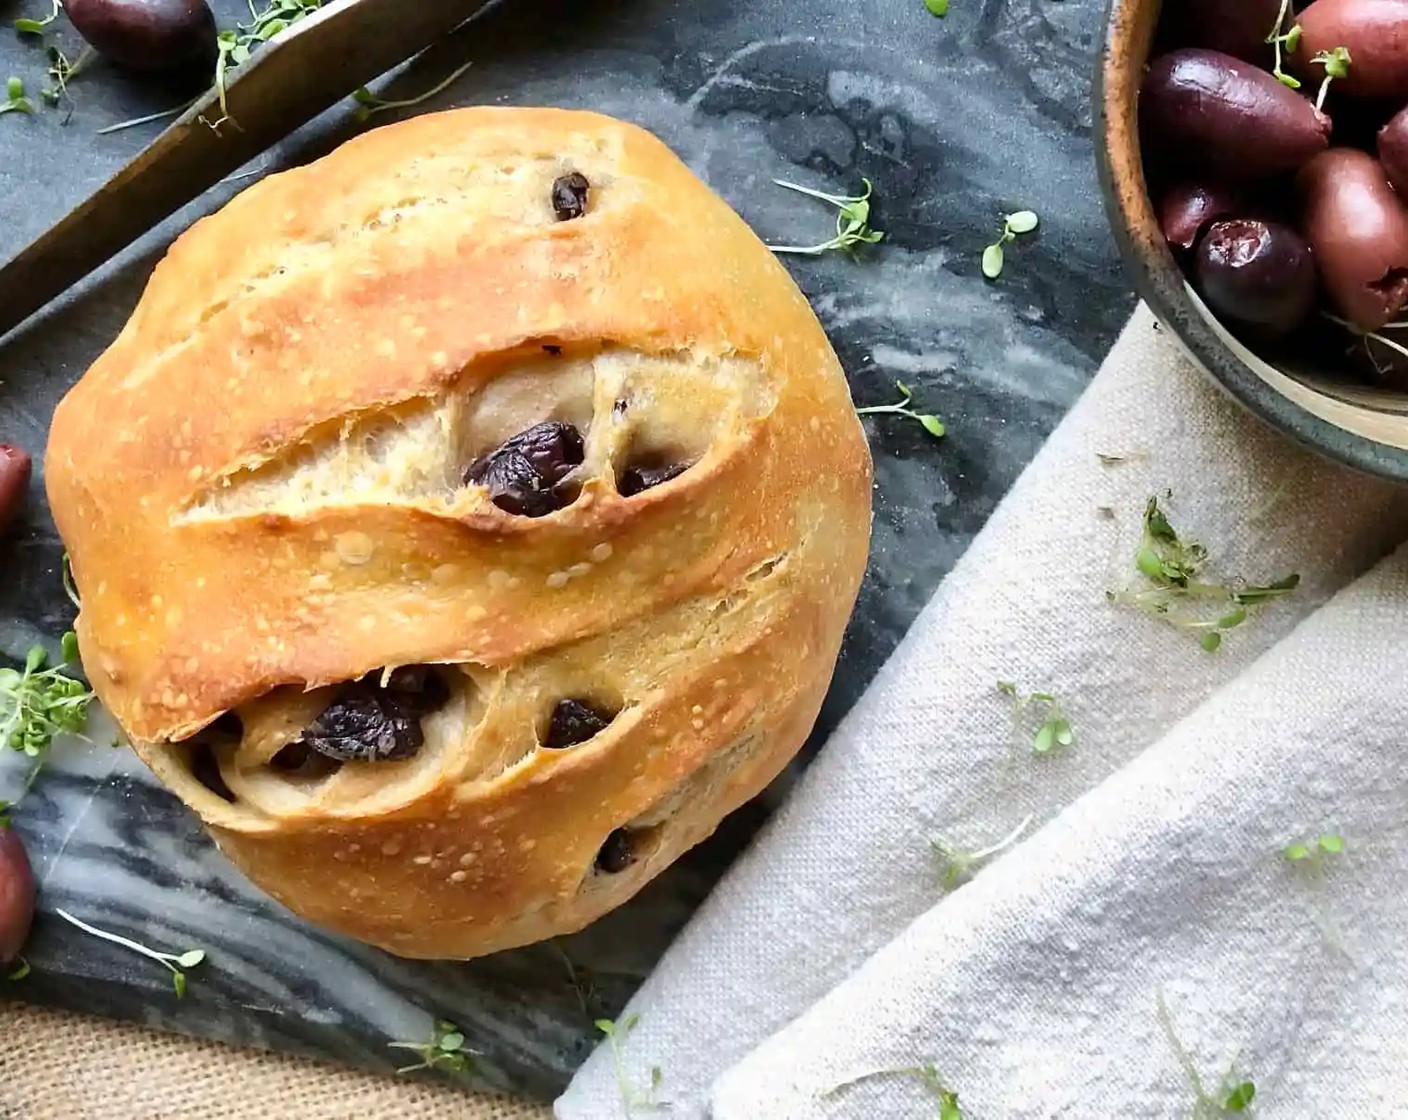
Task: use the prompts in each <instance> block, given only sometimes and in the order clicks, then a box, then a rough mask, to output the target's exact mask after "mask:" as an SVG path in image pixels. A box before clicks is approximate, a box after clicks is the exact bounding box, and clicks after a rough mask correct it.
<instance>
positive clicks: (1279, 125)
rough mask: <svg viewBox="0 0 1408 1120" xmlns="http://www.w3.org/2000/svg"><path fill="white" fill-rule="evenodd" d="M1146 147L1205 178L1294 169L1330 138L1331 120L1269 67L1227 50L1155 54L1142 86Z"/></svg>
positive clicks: (1232, 177)
mask: <svg viewBox="0 0 1408 1120" xmlns="http://www.w3.org/2000/svg"><path fill="white" fill-rule="evenodd" d="M1139 121H1140V128H1141V131H1142V132H1143V134H1144V143H1145V145H1146V150H1148V151H1149V152H1150V154H1151V155H1153V156H1154V157H1156V158H1162V157H1165V156H1166V157H1168V158H1169V159H1170V160H1173V159H1176V160H1178V161H1181V162H1191V163H1193V164H1194V166H1195V167H1196V168H1197V171H1198V172H1199V173H1200V176H1206V177H1208V178H1210V179H1218V180H1248V179H1260V178H1265V177H1267V176H1270V175H1276V174H1279V173H1281V172H1285V171H1294V170H1295V169H1296V168H1298V167H1300V166H1301V165H1302V164H1304V163H1305V162H1306V161H1307V160H1309V159H1310V158H1311V157H1312V156H1314V155H1316V154H1317V153H1318V152H1321V151H1324V149H1325V148H1326V146H1327V145H1328V144H1329V137H1330V118H1329V117H1327V116H1326V115H1325V114H1324V113H1322V112H1320V111H1319V110H1318V109H1316V108H1315V106H1314V105H1312V104H1311V103H1310V101H1309V100H1308V99H1307V98H1304V97H1302V96H1301V95H1300V94H1298V93H1296V92H1295V91H1294V90H1292V89H1290V88H1288V87H1287V86H1285V85H1283V84H1282V83H1281V82H1278V81H1277V80H1276V79H1275V78H1273V77H1272V76H1271V75H1270V74H1269V73H1267V72H1266V71H1265V70H1260V69H1258V68H1257V67H1255V66H1253V65H1252V64H1251V63H1249V62H1243V61H1242V60H1241V59H1237V58H1233V57H1232V56H1231V55H1229V54H1223V53H1221V52H1220V51H1209V50H1196V49H1189V50H1177V51H1170V52H1169V53H1168V54H1166V55H1163V56H1162V57H1160V58H1157V59H1155V60H1154V62H1153V64H1152V65H1151V66H1150V67H1149V72H1148V74H1147V75H1145V78H1144V84H1143V86H1142V87H1140V92H1139Z"/></svg>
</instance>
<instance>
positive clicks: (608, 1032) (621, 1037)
mask: <svg viewBox="0 0 1408 1120" xmlns="http://www.w3.org/2000/svg"><path fill="white" fill-rule="evenodd" d="M638 1022H640V1016H639V1015H636V1014H635V1013H634V1012H633V1013H631V1014H630V1015H626V1016H624V1017H623V1018H622V1019H620V1020H619V1021H617V1022H612V1021H611V1020H610V1019H598V1020H597V1021H596V1029H597V1030H599V1031H600V1032H601V1033H602V1034H604V1035H605V1036H606V1044H607V1045H608V1046H610V1047H611V1065H612V1068H613V1069H614V1070H615V1071H616V1089H617V1091H618V1092H619V1093H620V1094H621V1108H622V1110H623V1111H624V1112H625V1115H626V1120H631V1117H632V1116H633V1115H634V1112H635V1110H636V1109H638V1108H641V1109H646V1110H649V1111H654V1110H656V1109H660V1108H663V1107H664V1104H663V1102H661V1101H659V1100H657V1099H656V1096H655V1094H656V1092H657V1091H658V1090H659V1088H660V1082H661V1080H662V1074H661V1073H660V1067H659V1066H652V1067H651V1069H650V1088H649V1089H646V1090H642V1089H640V1088H638V1087H637V1086H636V1085H634V1084H633V1083H632V1082H631V1079H630V1078H629V1077H628V1076H627V1074H626V1061H625V1054H624V1053H623V1051H624V1049H625V1045H626V1039H627V1038H629V1037H630V1034H631V1032H632V1031H633V1030H635V1029H636V1024H637V1023H638Z"/></svg>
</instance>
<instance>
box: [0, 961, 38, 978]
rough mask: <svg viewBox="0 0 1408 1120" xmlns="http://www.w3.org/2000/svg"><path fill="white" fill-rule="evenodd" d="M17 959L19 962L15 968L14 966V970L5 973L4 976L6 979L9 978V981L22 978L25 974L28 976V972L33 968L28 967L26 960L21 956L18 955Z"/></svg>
mask: <svg viewBox="0 0 1408 1120" xmlns="http://www.w3.org/2000/svg"><path fill="white" fill-rule="evenodd" d="M18 960H19V962H20V963H19V965H18V966H16V968H15V970H14V971H13V972H11V973H8V974H7V975H6V977H5V979H6V980H9V981H11V982H13V981H16V980H23V979H24V978H25V977H26V976H28V975H29V974H30V972H31V971H33V970H32V969H31V968H30V967H29V962H28V961H27V960H25V959H24V958H23V957H19V958H18Z"/></svg>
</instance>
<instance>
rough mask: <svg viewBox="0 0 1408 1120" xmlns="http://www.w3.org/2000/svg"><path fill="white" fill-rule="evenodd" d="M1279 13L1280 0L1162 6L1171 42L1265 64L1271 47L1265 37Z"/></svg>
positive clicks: (1200, 0)
mask: <svg viewBox="0 0 1408 1120" xmlns="http://www.w3.org/2000/svg"><path fill="white" fill-rule="evenodd" d="M1280 14H1281V0H1180V2H1179V3H1177V4H1168V5H1165V6H1164V18H1165V20H1166V21H1167V23H1168V27H1167V31H1168V34H1169V42H1170V43H1174V44H1177V45H1178V46H1183V47H1206V48H1207V49H1208V50H1213V51H1222V53H1223V54H1230V55H1235V56H1236V57H1238V58H1240V59H1243V60H1245V61H1247V62H1255V63H1263V62H1264V63H1267V64H1268V65H1269V64H1270V62H1271V57H1272V50H1271V44H1270V43H1268V42H1267V41H1266V37H1267V36H1268V35H1269V34H1270V33H1271V29H1272V28H1273V27H1275V26H1276V17H1277V16H1278V15H1280ZM1290 24H1291V21H1289V20H1288V21H1287V23H1286V30H1289V29H1290Z"/></svg>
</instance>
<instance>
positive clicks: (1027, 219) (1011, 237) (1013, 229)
mask: <svg viewBox="0 0 1408 1120" xmlns="http://www.w3.org/2000/svg"><path fill="white" fill-rule="evenodd" d="M1040 222H1041V220H1040V219H1039V218H1038V217H1037V216H1036V211H1034V210H1018V211H1016V212H1015V213H1012V214H1008V215H1006V216H1005V217H1004V218H1003V219H1002V232H1001V233H1000V234H998V238H997V240H996V241H994V242H993V243H992V244H991V245H989V246H988V247H987V248H986V249H984V250H983V275H984V276H986V277H987V278H988V279H989V280H996V279H997V278H998V277H999V276H1001V275H1002V266H1003V264H1004V263H1005V262H1006V258H1007V254H1006V252H1005V251H1004V249H1003V246H1005V245H1006V244H1007V243H1008V242H1009V241H1016V240H1017V237H1018V235H1020V234H1024V233H1034V232H1035V231H1036V227H1037V226H1038V225H1039V224H1040Z"/></svg>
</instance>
